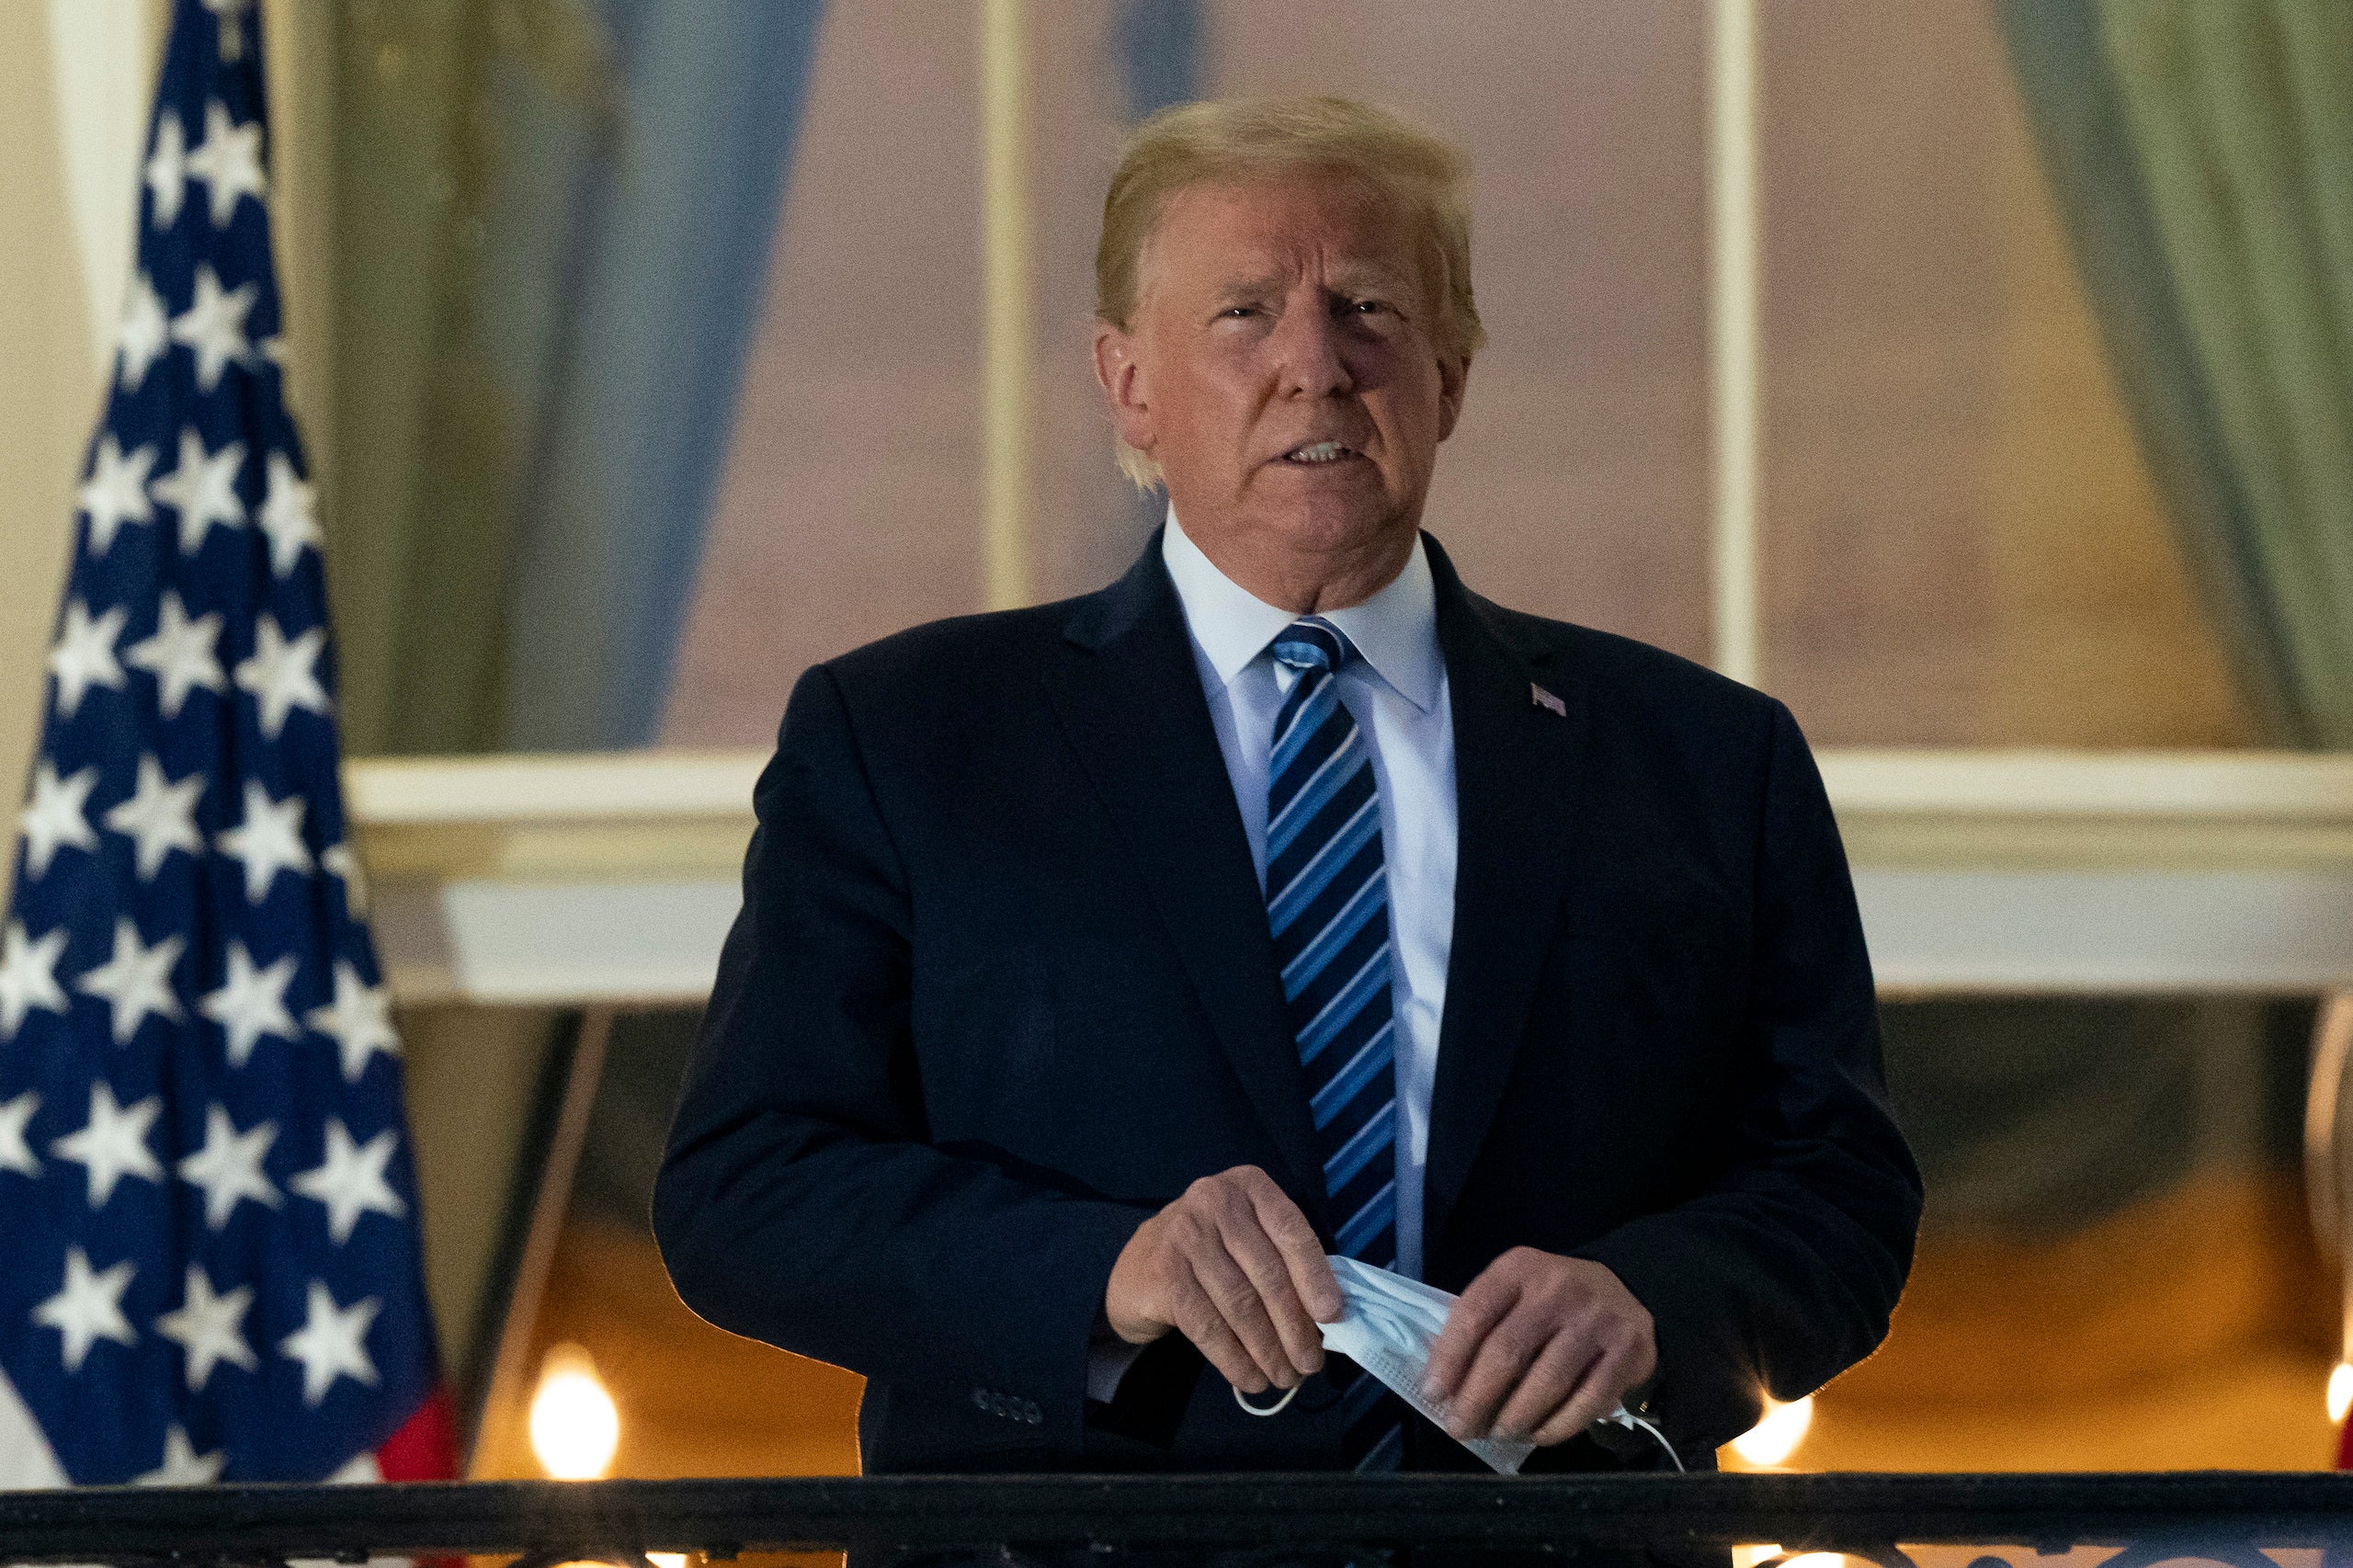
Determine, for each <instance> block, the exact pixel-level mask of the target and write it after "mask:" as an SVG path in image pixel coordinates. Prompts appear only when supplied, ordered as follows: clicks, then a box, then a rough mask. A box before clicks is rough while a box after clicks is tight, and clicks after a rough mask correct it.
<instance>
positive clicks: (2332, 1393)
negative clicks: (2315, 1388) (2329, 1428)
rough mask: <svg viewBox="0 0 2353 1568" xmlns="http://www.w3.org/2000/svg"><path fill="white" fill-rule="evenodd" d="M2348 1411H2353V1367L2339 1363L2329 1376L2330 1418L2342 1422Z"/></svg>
mask: <svg viewBox="0 0 2353 1568" xmlns="http://www.w3.org/2000/svg"><path fill="white" fill-rule="evenodd" d="M2347 1409H2353V1367H2348V1366H2347V1365H2346V1364H2345V1363H2344V1362H2342V1361H2339V1362H2338V1363H2337V1364H2336V1369H2335V1370H2333V1371H2331V1372H2330V1373H2329V1374H2328V1418H2329V1419H2330V1420H2331V1421H2342V1420H2344V1419H2345V1412H2346V1411H2347Z"/></svg>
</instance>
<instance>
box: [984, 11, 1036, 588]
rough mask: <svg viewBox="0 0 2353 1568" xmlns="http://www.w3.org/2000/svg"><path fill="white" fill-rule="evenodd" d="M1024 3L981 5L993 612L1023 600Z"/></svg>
mask: <svg viewBox="0 0 2353 1568" xmlns="http://www.w3.org/2000/svg"><path fill="white" fill-rule="evenodd" d="M1023 10H1024V0H980V17H979V20H980V57H981V58H980V65H981V465H982V480H981V549H982V571H983V587H984V589H985V592H986V598H987V603H988V607H989V608H991V609H1011V608H1017V607H1018V606H1021V605H1026V604H1028V603H1029V600H1030V585H1029V502H1030V486H1029V446H1030V429H1031V423H1030V421H1031V409H1030V381H1031V367H1030V352H1031V350H1030V345H1031V331H1030V293H1031V270H1032V269H1031V256H1030V236H1031V233H1033V229H1032V213H1031V205H1030V198H1029V122H1028V117H1027V114H1026V98H1027V94H1028V86H1029V82H1028V77H1029V62H1028V43H1027V40H1026V38H1025V37H1024V19H1025V18H1024V17H1023Z"/></svg>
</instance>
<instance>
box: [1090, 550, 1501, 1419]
mask: <svg viewBox="0 0 2353 1568" xmlns="http://www.w3.org/2000/svg"><path fill="white" fill-rule="evenodd" d="M1161 559H1162V560H1163V561H1164V562H1166V563H1167V567H1168V575H1169V577H1170V578H1171V579H1172V580H1173V581H1174V582H1175V583H1176V597H1177V599H1178V600H1179V601H1180V602H1181V603H1182V604H1183V606H1184V608H1185V624H1186V626H1187V627H1188V629H1189V630H1190V631H1191V632H1192V644H1193V665H1194V667H1195V668H1196V669H1197V670H1198V671H1199V673H1200V677H1201V690H1202V692H1203V694H1204V695H1206V696H1207V697H1208V698H1209V704H1210V722H1211V724H1212V725H1214V726H1215V727H1216V730H1217V744H1218V749H1219V750H1220V751H1221V752H1222V753H1224V754H1225V772H1226V777H1227V778H1230V779H1231V780H1232V781H1233V801H1234V804H1236V805H1238V806H1240V807H1241V808H1242V827H1243V831H1244V832H1245V833H1246V834H1247V835H1249V839H1250V860H1251V863H1252V864H1253V865H1254V866H1256V868H1257V871H1258V886H1259V890H1260V892H1264V891H1265V889H1266V885H1267V755H1268V753H1270V752H1271V751H1272V750H1273V749H1274V735H1275V715H1276V714H1277V713H1278V712H1279V711H1280V710H1281V709H1282V705H1283V698H1284V696H1285V694H1287V693H1288V692H1289V691H1290V687H1291V683H1292V682H1293V681H1296V680H1297V679H1298V678H1299V672H1298V671H1297V670H1295V669H1292V668H1291V667H1290V665H1286V664H1283V663H1281V662H1280V661H1279V660H1278V659H1277V658H1276V657H1275V655H1274V653H1272V652H1271V651H1270V650H1271V648H1272V645H1273V643H1274V641H1275V638H1276V637H1277V636H1278V635H1279V634H1280V633H1281V631H1282V630H1283V629H1284V628H1285V627H1287V626H1289V625H1290V623H1291V622H1292V621H1294V620H1297V619H1300V618H1299V616H1298V615H1296V614H1294V613H1293V612H1292V611H1290V610H1287V609H1279V608H1276V607H1275V606H1273V605H1270V604H1268V603H1267V602H1266V601H1265V600H1264V599H1261V598H1258V597H1255V596H1254V595H1252V594H1251V593H1250V592H1249V590H1247V589H1245V588H1244V587H1243V586H1242V585H1239V584H1237V583H1236V582H1234V581H1233V578H1231V577H1228V576H1227V575H1226V574H1224V573H1222V572H1221V571H1219V570H1218V569H1217V566H1216V563H1215V562H1211V560H1210V558H1209V557H1208V556H1206V555H1204V554H1202V553H1201V547H1200V546H1199V545H1197V544H1195V543H1194V542H1193V541H1192V540H1191V539H1189V538H1188V537H1187V536H1186V533H1185V530H1184V529H1183V528H1181V527H1179V526H1178V524H1177V521H1176V509H1175V508H1174V507H1171V508H1170V509H1169V513H1168V528H1167V530H1166V532H1165V535H1164V536H1163V538H1162V541H1161ZM1320 613H1321V614H1322V615H1323V618H1324V619H1326V620H1328V621H1330V622H1331V623H1332V624H1333V625H1335V626H1336V627H1338V628H1339V629H1340V630H1341V631H1343V632H1345V633H1347V639H1348V641H1349V642H1351V643H1352V644H1354V645H1355V648H1356V651H1357V653H1358V657H1357V658H1353V659H1350V660H1349V661H1348V662H1347V665H1343V666H1342V667H1341V670H1340V674H1339V681H1340V701H1341V703H1342V704H1343V705H1344V706H1345V707H1346V708H1347V710H1348V715H1349V717H1351V718H1353V719H1354V720H1356V722H1357V729H1358V733H1361V734H1362V735H1363V736H1364V740H1365V746H1366V749H1367V750H1368V751H1370V753H1371V754H1372V776H1373V781H1374V783H1375V784H1376V785H1377V786H1378V787H1379V789H1380V791H1381V862H1382V865H1383V867H1384V869H1386V870H1387V872H1388V877H1389V957H1390V964H1389V996H1390V1006H1391V1009H1392V1013H1393V1015H1394V1017H1395V1033H1394V1039H1395V1041H1396V1074H1397V1085H1396V1086H1397V1139H1396V1145H1397V1172H1396V1181H1397V1271H1398V1272H1399V1273H1401V1274H1404V1275H1406V1276H1408V1277H1409V1278H1415V1279H1418V1278H1421V1277H1422V1172H1423V1168H1424V1166H1425V1165H1427V1162H1428V1159H1429V1147H1430V1090H1431V1088H1432V1086H1433V1085H1436V1083H1437V1082H1438V1022H1439V1020H1440V1018H1441V1017H1443V1016H1444V1014H1445V1010H1446V960H1447V954H1448V952H1449V949H1451V948H1452V946H1453V940H1454V846H1455V824H1456V817H1455V804H1454V710H1453V707H1452V704H1451V703H1450V701H1449V698H1448V694H1447V685H1446V660H1445V658H1444V657H1443V656H1442V655H1441V654H1440V653H1439V651H1438V590H1437V586H1436V585H1435V583H1434V582H1433V581H1432V579H1431V576H1430V562H1429V554H1428V552H1427V551H1425V550H1424V549H1423V548H1422V542H1421V540H1419V539H1415V541H1414V553H1413V557H1412V559H1410V560H1408V561H1407V562H1405V569H1404V571H1403V572H1400V573H1399V574H1397V576H1396V579H1395V580H1394V581H1392V583H1391V584H1390V585H1388V586H1387V587H1385V588H1383V589H1381V592H1379V593H1377V594H1375V595H1373V596H1372V597H1370V598H1369V599H1367V600H1365V601H1364V602H1363V603H1362V604H1359V605H1351V606H1349V607H1348V608H1347V609H1335V610H1324V611H1322V612H1320ZM1141 1351H1142V1347H1141V1346H1131V1345H1128V1344H1126V1343H1124V1342H1122V1341H1119V1340H1108V1341H1103V1342H1098V1343H1097V1345H1095V1346H1092V1347H1091V1348H1090V1350H1089V1353H1088V1356H1087V1369H1086V1371H1087V1375H1086V1392H1087V1394H1088V1396H1089V1397H1090V1398H1093V1399H1098V1400H1105V1401H1108V1400H1109V1399H1110V1398H1111V1397H1112V1396H1113V1395H1114V1394H1115V1393H1116V1392H1118V1390H1119V1386H1120V1379H1121V1378H1122V1377H1123V1376H1124V1375H1125V1374H1126V1372H1127V1369H1128V1368H1129V1367H1130V1366H1131V1364H1132V1363H1133V1362H1134V1360H1135V1358H1136V1357H1137V1356H1138V1355H1139V1354H1140V1353H1141Z"/></svg>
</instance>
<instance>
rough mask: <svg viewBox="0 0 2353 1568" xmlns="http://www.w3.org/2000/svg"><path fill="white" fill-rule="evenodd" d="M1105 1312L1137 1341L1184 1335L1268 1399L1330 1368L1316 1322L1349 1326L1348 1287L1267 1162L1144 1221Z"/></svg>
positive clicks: (1214, 1182)
mask: <svg viewBox="0 0 2353 1568" xmlns="http://www.w3.org/2000/svg"><path fill="white" fill-rule="evenodd" d="M1103 1311H1104V1313H1105V1315H1106V1316H1107V1317H1108V1318H1109V1319H1110V1323H1111V1331H1112V1332H1113V1333H1115V1334H1117V1335H1119V1336H1120V1338H1121V1339H1124V1340H1126V1341H1127V1342H1128V1343H1129V1344H1131V1345H1148V1344H1150V1343H1151V1342H1152V1341H1154V1340H1155V1339H1158V1338H1159V1337H1160V1336H1161V1335H1165V1334H1166V1333H1167V1332H1168V1331H1169V1330H1170V1329H1172V1328H1173V1329H1176V1331H1177V1332H1179V1333H1181V1334H1182V1335H1184V1336H1185V1337H1186V1338H1188V1339H1189V1340H1191V1341H1192V1342H1193V1343H1194V1344H1195V1345H1196V1346H1199V1348H1200V1352H1201V1354H1202V1355H1204V1356H1206V1357H1208V1358H1209V1360H1210V1365H1211V1366H1213V1367H1215V1368H1216V1369H1218V1370H1219V1371H1221V1372H1222V1373H1224V1374H1225V1379H1226V1381H1228V1382H1230V1383H1232V1384H1233V1386H1234V1387H1235V1388H1238V1389H1240V1390H1241V1391H1242V1392H1245V1393H1258V1392H1263V1391H1264V1390H1265V1389H1266V1387H1267V1385H1268V1384H1269V1383H1271V1384H1273V1385H1274V1386H1275V1387H1277V1388H1286V1389H1287V1388H1296V1387H1297V1386H1299V1383H1300V1382H1301V1381H1302V1380H1303V1379H1304V1378H1306V1377H1307V1376H1308V1374H1310V1373H1311V1372H1313V1371H1315V1370H1316V1369H1319V1368H1321V1367H1322V1366H1323V1365H1324V1337H1323V1335H1322V1334H1321V1333H1320V1332H1318V1330H1317V1329H1316V1326H1315V1325H1316V1324H1317V1323H1318V1322H1319V1321H1321V1322H1324V1323H1332V1322H1336V1321H1337V1320H1338V1318H1339V1316H1340V1311H1341V1302H1340V1287H1339V1283H1338V1281H1336V1280H1335V1279H1334V1278H1332V1266H1331V1265H1330V1264H1328V1263H1326V1262H1324V1247H1323V1244H1321V1243H1320V1242H1318V1241H1317V1240H1316V1239H1315V1228H1314V1227H1313V1226H1312V1225H1310V1224H1309V1223H1308V1222H1307V1216H1305V1215H1304V1214H1302V1213H1301V1212H1300V1211H1299V1206H1298V1205H1297V1204H1294V1203H1293V1202H1291V1200H1290V1199H1289V1198H1287V1197H1285V1196H1284V1194H1283V1189H1282V1188H1281V1187H1277V1186H1276V1185H1275V1179H1274V1177H1272V1176H1268V1175H1267V1173H1266V1172H1264V1171H1262V1170H1260V1169H1258V1167H1257V1166H1256V1165H1236V1166H1235V1167H1234V1168H1233V1169H1232V1170H1230V1171H1221V1172H1219V1173H1218V1174H1217V1175H1216V1176H1203V1177H1202V1178H1201V1179H1200V1180H1199V1181H1197V1182H1195V1183H1194V1184H1193V1185H1192V1186H1191V1187H1187V1188H1186V1189H1185V1196H1184V1197H1182V1198H1180V1199H1177V1200H1176V1202H1174V1203H1172V1204H1170V1205H1169V1206H1168V1207H1167V1208H1165V1209H1163V1210H1161V1211H1160V1212H1159V1213H1157V1214H1154V1216H1153V1217H1152V1218H1151V1219H1149V1220H1146V1221H1144V1222H1143V1224H1142V1227H1141V1228H1139V1229H1138V1230H1137V1232H1136V1233H1135V1234H1134V1235H1133V1236H1132V1237H1131V1238H1130V1239H1129V1242H1128V1244H1127V1246H1126V1247H1125V1248H1123V1249H1122V1250H1121V1251H1120V1260H1119V1261H1118V1262H1117V1263H1115V1264H1113V1265H1112V1266H1111V1282H1110V1284H1109V1285H1108V1287H1106V1288H1105V1290H1104V1292H1103Z"/></svg>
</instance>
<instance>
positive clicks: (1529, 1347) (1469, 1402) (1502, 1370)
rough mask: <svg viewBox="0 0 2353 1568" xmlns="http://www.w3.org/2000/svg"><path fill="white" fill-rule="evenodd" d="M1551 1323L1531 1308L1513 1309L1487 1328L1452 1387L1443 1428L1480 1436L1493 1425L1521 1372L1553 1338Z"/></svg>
mask: <svg viewBox="0 0 2353 1568" xmlns="http://www.w3.org/2000/svg"><path fill="white" fill-rule="evenodd" d="M1552 1334H1553V1330H1552V1324H1549V1323H1545V1322H1542V1321H1540V1318H1539V1317H1538V1315H1537V1314H1536V1313H1534V1312H1525V1311H1518V1310H1515V1311H1513V1312H1511V1313H1509V1314H1508V1315H1506V1317H1505V1318H1504V1320H1503V1321H1502V1322H1501V1323H1499V1324H1495V1326H1494V1327H1493V1328H1490V1329H1489V1330H1488V1331H1487V1334H1486V1337H1484V1338H1483V1339H1482V1340H1481V1341H1480V1342H1479V1348H1478V1351H1477V1353H1476V1354H1475V1355H1473V1356H1472V1358H1471V1369H1470V1370H1469V1371H1468V1372H1466V1373H1464V1374H1463V1378H1462V1386H1461V1388H1460V1389H1458V1390H1456V1391H1455V1394H1454V1398H1453V1400H1452V1401H1451V1402H1450V1403H1452V1405H1453V1408H1452V1409H1451V1410H1450V1411H1449V1412H1448V1420H1447V1424H1446V1429H1447V1430H1448V1431H1449V1432H1450V1433H1452V1434H1453V1435H1454V1436H1455V1437H1486V1436H1487V1435H1488V1434H1489V1433H1490V1432H1492V1431H1493V1430H1494V1429H1495V1412H1496V1410H1498V1409H1499V1408H1501V1406H1502V1404H1503V1403H1504V1400H1505V1399H1506V1396H1508V1395H1509V1394H1510V1392H1511V1391H1512V1390H1513V1389H1515V1388H1517V1387H1518V1386H1519V1380H1520V1375H1521V1374H1522V1373H1523V1372H1525V1371H1527V1370H1528V1368H1529V1363H1531V1362H1532V1361H1534V1360H1535V1359H1536V1358H1537V1357H1538V1356H1539V1355H1540V1354H1542V1353H1543V1350H1544V1347H1545V1346H1546V1345H1548V1344H1550V1343H1551V1342H1552Z"/></svg>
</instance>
